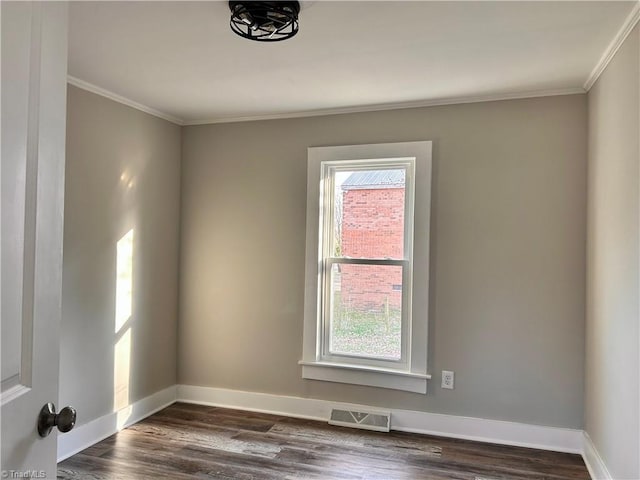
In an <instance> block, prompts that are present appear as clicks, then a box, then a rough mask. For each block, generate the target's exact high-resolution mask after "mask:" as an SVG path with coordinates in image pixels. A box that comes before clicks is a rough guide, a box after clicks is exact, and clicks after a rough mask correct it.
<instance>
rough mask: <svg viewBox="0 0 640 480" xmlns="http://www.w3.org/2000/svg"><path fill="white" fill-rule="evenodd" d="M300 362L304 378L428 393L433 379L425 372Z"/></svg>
mask: <svg viewBox="0 0 640 480" xmlns="http://www.w3.org/2000/svg"><path fill="white" fill-rule="evenodd" d="M298 364H299V365H302V378H308V379H311V380H322V381H325V382H337V383H349V384H352V385H366V386H370V387H381V388H390V389H392V390H404V391H406V392H414V393H427V380H429V379H431V375H426V374H423V373H412V372H401V371H397V370H391V369H387V368H376V367H367V366H363V365H349V364H341V363H328V362H307V361H304V360H301V361H299V362H298Z"/></svg>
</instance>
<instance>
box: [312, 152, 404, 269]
mask: <svg viewBox="0 0 640 480" xmlns="http://www.w3.org/2000/svg"><path fill="white" fill-rule="evenodd" d="M415 163H416V159H415V157H399V158H388V159H368V160H367V159H363V160H331V161H323V162H321V182H320V192H321V196H320V205H319V206H320V219H319V220H320V245H319V247H320V248H319V258H320V260H321V259H323V258H328V257H334V255H332V253H333V248H334V243H333V241H334V225H335V223H334V222H335V218H334V215H335V174H336V173H338V172H345V171H358V170H373V169H375V170H398V169H404V171H405V185H404V189H405V192H404V231H403V255H402V259H404V260H409V261H410V260H411V258H412V256H413V223H414V222H413V215H414V201H415V193H414V192H415ZM340 258H358V257H345V256H341V257H340ZM364 258H366V257H364ZM373 258H376V257H373Z"/></svg>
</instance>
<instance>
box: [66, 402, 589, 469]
mask: <svg viewBox="0 0 640 480" xmlns="http://www.w3.org/2000/svg"><path fill="white" fill-rule="evenodd" d="M58 478H59V479H80V478H81V479H136V480H137V479H158V478H171V479H186V478H209V479H212V478H214V479H238V480H254V479H255V480H258V479H264V480H276V479H277V480H282V479H316V480H329V479H345V480H346V479H359V480H374V479H376V480H395V479H406V480H417V479H429V480H444V479H449V480H450V479H461V480H494V479H495V480H497V479H501V480H504V479H509V480H523V479H536V480H542V479H548V480H559V479H589V474H588V472H587V469H586V468H585V465H584V463H583V461H582V458H581V457H580V456H579V455H570V454H563V453H555V452H545V451H542V450H532V449H527V448H520V447H505V446H499V445H489V444H484V443H477V442H471V441H467V440H454V439H446V438H441V437H432V436H426V435H415V434H409V433H400V432H391V433H377V432H368V431H364V430H354V429H349V428H344V427H333V426H330V425H328V424H326V423H323V422H315V421H307V420H298V419H293V418H287V417H279V416H274V415H265V414H260V413H251V412H243V411H238V410H228V409H223V408H215V407H204V406H199V405H190V404H185V403H175V404H173V405H171V406H170V407H167V408H165V409H164V410H162V411H160V412H158V413H156V414H155V415H152V416H151V417H149V418H147V419H145V420H144V421H142V422H140V423H138V424H136V425H133V426H131V427H129V428H127V429H125V430H123V431H121V432H120V433H118V434H116V435H113V436H111V437H109V438H107V439H105V440H103V441H102V442H100V443H98V444H96V445H94V446H92V447H89V448H87V449H86V450H84V451H82V452H80V453H78V454H77V455H74V456H73V457H71V458H69V459H67V460H65V461H64V462H61V463H60V464H59V465H58Z"/></svg>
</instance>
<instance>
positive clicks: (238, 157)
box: [178, 95, 587, 428]
mask: <svg viewBox="0 0 640 480" xmlns="http://www.w3.org/2000/svg"><path fill="white" fill-rule="evenodd" d="M412 140H432V141H433V142H434V155H433V158H434V169H433V176H434V183H433V200H432V230H431V245H432V247H431V248H432V249H431V262H432V263H431V291H430V293H429V295H430V339H431V340H430V345H429V358H430V364H429V371H430V372H431V373H432V374H433V380H432V381H431V382H430V384H429V392H428V394H427V395H420V394H413V393H408V392H399V391H393V390H384V389H377V388H371V387H361V386H351V385H344V384H334V383H327V382H319V381H314V380H303V379H302V378H301V370H300V367H299V366H298V363H297V362H298V360H299V359H300V358H301V352H302V326H303V300H304V284H303V282H304V249H305V203H306V192H305V184H306V183H305V178H306V161H307V158H306V149H307V147H309V146H326V145H345V144H359V143H382V142H399V141H412ZM586 147H587V103H586V96H585V95H572V96H564V97H549V98H537V99H526V100H516V101H501V102H490V103H477V104H467V105H454V106H443V107H431V108H418V109H407V110H396V111H387V112H374V113H362V114H350V115H337V116H330V117H314V118H303V119H290V120H271V121H261V122H246V123H237V124H221V125H205V126H191V127H185V128H184V129H183V151H182V153H183V157H182V167H183V168H182V210H181V222H182V228H181V247H182V248H181V271H180V273H181V275H180V292H181V296H180V305H181V307H180V310H181V312H180V324H179V347H178V352H179V353H178V365H179V372H178V380H179V382H180V383H182V384H190V385H203V386H212V387H220V388H231V389H238V390H246V391H254V392H266V393H273V394H282V395H294V396H301V397H311V398H320V399H326V400H336V401H345V402H353V403H361V404H368V405H376V406H386V407H394V408H405V409H413V410H419V411H429V412H438V413H447V414H454V415H467V416H475V417H484V418H491V419H503V420H512V421H519V422H525V423H531V424H540V425H552V426H558V427H571V428H581V427H582V421H583V377H584V371H583V361H584V315H585V229H586V174H587V170H586V165H587V152H586ZM416 268H420V266H419V265H418V266H417V267H416ZM442 369H447V370H454V371H455V373H456V389H455V390H453V391H448V390H442V389H440V387H439V384H440V373H439V372H440V371H441V370H442Z"/></svg>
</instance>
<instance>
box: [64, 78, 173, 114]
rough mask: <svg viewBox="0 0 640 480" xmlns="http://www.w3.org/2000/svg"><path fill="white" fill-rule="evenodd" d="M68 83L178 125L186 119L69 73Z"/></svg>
mask: <svg viewBox="0 0 640 480" xmlns="http://www.w3.org/2000/svg"><path fill="white" fill-rule="evenodd" d="M67 83H68V84H70V85H73V86H74V87H78V88H81V89H82V90H86V91H87V92H91V93H95V94H96V95H100V96H102V97H105V98H108V99H109V100H113V101H114V102H118V103H122V104H123V105H126V106H128V107H131V108H135V109H136V110H140V111H141V112H144V113H148V114H149V115H153V116H154V117H158V118H162V119H163V120H167V121H168V122H171V123H175V124H176V125H184V121H183V120H182V119H181V118H178V117H174V116H173V115H169V114H168V113H164V112H161V111H160V110H156V109H155V108H151V107H147V106H146V105H143V104H141V103H138V102H135V101H133V100H131V99H129V98H126V97H123V96H122V95H118V94H117V93H113V92H111V91H109V90H106V89H104V88H101V87H98V86H97V85H94V84H92V83H89V82H85V81H84V80H81V79H79V78H76V77H73V76H71V75H67Z"/></svg>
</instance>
